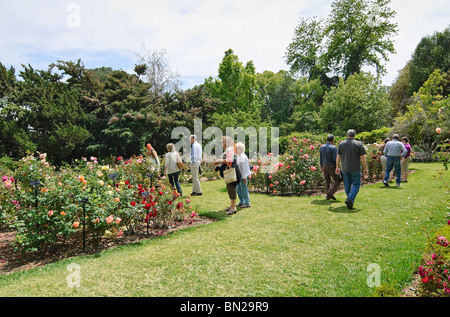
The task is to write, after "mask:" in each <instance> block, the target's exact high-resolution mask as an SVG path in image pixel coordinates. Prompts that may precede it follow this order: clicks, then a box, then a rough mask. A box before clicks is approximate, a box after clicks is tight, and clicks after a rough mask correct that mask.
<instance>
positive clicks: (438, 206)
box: [0, 163, 448, 297]
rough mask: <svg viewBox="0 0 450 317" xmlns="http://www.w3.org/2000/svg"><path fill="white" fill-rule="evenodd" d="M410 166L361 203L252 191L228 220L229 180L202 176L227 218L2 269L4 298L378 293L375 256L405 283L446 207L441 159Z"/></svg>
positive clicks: (205, 204)
mask: <svg viewBox="0 0 450 317" xmlns="http://www.w3.org/2000/svg"><path fill="white" fill-rule="evenodd" d="M411 167H412V168H414V169H417V172H416V173H414V174H412V175H411V176H410V178H409V182H408V183H405V184H403V186H402V187H400V188H395V187H392V188H385V187H384V186H383V185H382V184H373V185H365V186H363V187H362V189H361V191H360V193H359V195H358V197H357V201H356V203H355V209H354V210H348V209H347V208H346V206H345V204H344V201H345V194H344V193H342V192H341V193H339V194H337V195H336V196H337V198H338V201H336V202H334V201H330V202H328V201H326V200H325V199H324V197H323V196H313V197H275V196H266V195H262V194H252V195H251V203H252V207H251V208H248V209H243V210H241V211H239V212H238V213H237V214H236V215H234V216H231V217H229V216H226V215H225V214H224V212H223V211H222V210H223V209H224V208H225V207H227V206H228V204H229V200H228V196H227V194H226V192H224V191H223V188H224V183H223V181H220V180H219V181H213V182H208V183H202V189H203V193H204V194H203V196H200V197H192V202H193V205H194V206H197V207H198V209H199V211H200V213H201V214H203V215H208V216H211V217H215V218H217V219H219V221H217V222H214V223H212V224H208V225H204V226H201V227H194V228H190V229H187V230H183V231H179V232H177V233H175V234H173V235H170V236H167V237H161V238H157V239H151V240H146V241H143V242H141V243H137V244H133V245H128V246H123V247H119V248H115V249H112V250H108V251H104V252H101V253H99V254H96V255H91V256H81V257H77V258H72V259H66V260H63V261H60V262H58V263H54V264H50V265H47V266H45V267H41V268H36V269H32V270H29V271H25V272H18V273H14V274H11V275H8V276H1V277H0V296H149V297H154V296H156V297H167V296H171V297H172V296H175V297H181V296H183V297H185V296H186V297H199V296H206V297H219V296H220V297H230V296H232V297H240V296H248V297H260V296H265V297H293V296H305V297H313V296H314V297H321V296H333V297H334V296H339V297H360V296H370V294H371V293H372V291H373V289H372V288H370V287H369V286H368V285H367V278H368V276H369V274H370V273H371V272H368V271H367V267H368V266H369V265H370V264H371V263H375V264H378V265H379V266H380V269H381V283H382V284H385V283H388V282H389V284H391V285H393V286H395V287H397V288H398V289H399V290H400V289H401V288H402V287H403V286H405V285H407V284H408V283H409V282H410V281H411V279H412V276H413V273H414V271H415V269H416V267H417V266H418V265H419V262H420V259H421V257H422V254H423V250H424V248H425V247H426V236H425V235H424V233H425V232H433V231H435V230H437V229H438V228H440V227H442V226H443V224H444V223H445V221H446V215H447V214H448V209H447V205H446V204H445V201H446V199H444V195H445V194H444V191H443V190H442V189H440V188H439V186H440V185H441V183H440V182H439V181H438V180H435V179H433V175H434V174H436V171H437V170H439V169H441V168H442V165H441V164H436V163H430V164H423V163H421V164H419V163H415V164H412V166H411ZM446 177H447V178H448V175H446ZM190 189H191V188H189V185H186V186H184V192H189V190H190ZM71 263H76V264H78V265H79V266H80V268H81V286H80V287H79V288H70V287H68V285H67V281H66V279H67V277H68V276H69V274H71V272H69V271H68V270H67V266H68V265H69V264H71Z"/></svg>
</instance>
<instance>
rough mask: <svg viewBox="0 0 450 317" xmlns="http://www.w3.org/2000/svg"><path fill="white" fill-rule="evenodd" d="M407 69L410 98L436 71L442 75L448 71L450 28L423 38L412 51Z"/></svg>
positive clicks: (449, 61) (449, 69) (449, 67)
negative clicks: (408, 70) (408, 69)
mask: <svg viewBox="0 0 450 317" xmlns="http://www.w3.org/2000/svg"><path fill="white" fill-rule="evenodd" d="M409 67H410V82H411V84H410V85H411V87H410V89H409V91H408V92H409V95H410V96H412V95H413V93H414V92H417V91H418V90H419V89H420V88H421V87H422V86H423V84H424V83H425V82H426V81H427V80H428V78H429V76H430V75H431V74H432V73H433V72H434V71H435V70H436V69H438V70H440V71H442V72H444V73H445V72H448V71H450V27H447V28H446V29H445V30H444V31H443V32H435V33H434V34H433V35H431V36H425V37H423V38H422V40H421V41H420V43H419V44H418V45H417V47H416V49H415V50H414V53H413V55H412V58H411V61H410V62H409Z"/></svg>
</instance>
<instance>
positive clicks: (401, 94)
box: [389, 61, 412, 117]
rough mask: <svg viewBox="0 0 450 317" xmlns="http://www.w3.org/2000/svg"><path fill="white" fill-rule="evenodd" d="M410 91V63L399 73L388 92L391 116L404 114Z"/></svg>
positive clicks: (409, 99) (409, 98)
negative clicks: (391, 109) (391, 107)
mask: <svg viewBox="0 0 450 317" xmlns="http://www.w3.org/2000/svg"><path fill="white" fill-rule="evenodd" d="M410 91H411V61H409V62H408V63H407V64H406V66H405V67H403V68H402V69H401V70H400V71H399V72H398V76H397V79H396V81H395V82H394V83H393V84H392V86H391V89H390V90H389V99H390V101H391V102H392V105H393V112H392V114H393V116H394V117H398V116H401V115H403V114H404V113H405V112H406V110H407V109H406V106H407V105H408V104H409V103H410V101H411V97H412V95H411V94H410Z"/></svg>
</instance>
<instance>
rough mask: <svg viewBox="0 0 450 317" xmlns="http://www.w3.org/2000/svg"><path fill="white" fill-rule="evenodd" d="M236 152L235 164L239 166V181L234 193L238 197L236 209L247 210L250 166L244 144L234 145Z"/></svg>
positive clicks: (248, 204) (248, 205)
mask: <svg viewBox="0 0 450 317" xmlns="http://www.w3.org/2000/svg"><path fill="white" fill-rule="evenodd" d="M236 152H237V158H236V161H237V164H238V166H239V171H240V172H241V181H240V182H239V184H238V185H237V186H236V192H237V194H238V197H239V204H238V205H237V206H238V207H241V208H248V207H250V195H249V192H248V181H249V179H250V178H249V176H250V164H249V161H248V157H247V155H246V154H245V144H244V143H242V142H239V143H237V144H236Z"/></svg>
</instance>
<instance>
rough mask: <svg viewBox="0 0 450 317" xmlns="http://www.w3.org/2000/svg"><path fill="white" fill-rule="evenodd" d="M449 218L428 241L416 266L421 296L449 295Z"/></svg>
mask: <svg viewBox="0 0 450 317" xmlns="http://www.w3.org/2000/svg"><path fill="white" fill-rule="evenodd" d="M448 237H450V220H449V221H448V225H447V226H445V227H444V228H442V229H441V230H439V231H438V232H437V233H436V235H435V236H433V237H432V238H431V239H430V241H429V246H428V250H427V252H426V256H425V257H424V259H423V263H422V265H421V266H419V267H418V273H419V275H420V278H421V282H420V290H421V294H422V296H425V297H435V296H445V297H450V247H449V245H450V243H449V241H448Z"/></svg>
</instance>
